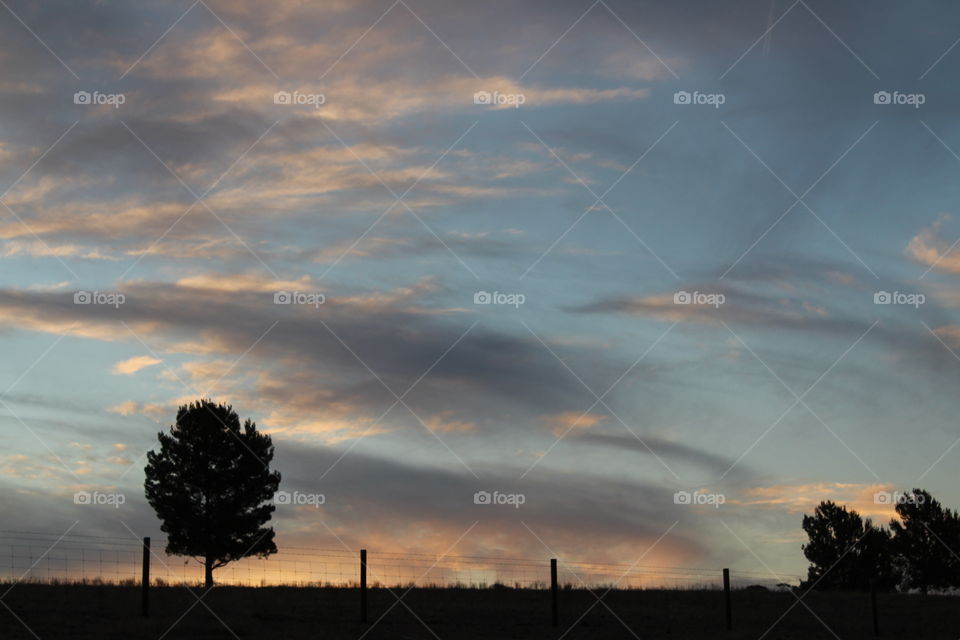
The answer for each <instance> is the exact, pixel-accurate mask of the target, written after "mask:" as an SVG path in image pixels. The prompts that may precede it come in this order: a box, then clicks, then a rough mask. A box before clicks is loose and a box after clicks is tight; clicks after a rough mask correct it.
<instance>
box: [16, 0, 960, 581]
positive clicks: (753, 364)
mask: <svg viewBox="0 0 960 640" xmlns="http://www.w3.org/2000/svg"><path fill="white" fill-rule="evenodd" d="M2 4H3V7H2V9H0V34H2V37H0V61H2V64H3V68H4V74H3V77H2V79H0V113H2V116H0V204H2V206H0V323H2V324H0V348H2V351H3V353H4V357H3V365H2V366H0V428H2V429H3V433H4V436H5V437H4V438H3V439H2V443H0V485H2V491H0V508H2V511H3V512H4V513H5V514H11V513H14V514H17V516H16V518H15V519H14V520H11V521H8V524H7V525H5V528H6V529H10V528H13V529H17V530H27V531H40V532H46V533H52V534H60V533H63V532H65V531H68V530H69V531H72V532H73V533H80V532H82V533H85V534H89V535H114V536H130V537H133V536H142V535H152V536H155V537H157V539H159V537H160V535H161V534H160V532H159V524H160V523H159V522H158V521H157V519H156V517H155V516H154V514H153V513H152V511H151V509H150V507H149V506H148V505H147V504H146V501H145V499H144V498H143V490H142V483H143V465H144V464H145V453H146V452H147V451H148V450H150V449H151V448H153V447H154V446H155V445H156V441H157V440H156V437H157V433H158V432H159V431H161V430H166V429H168V428H169V427H170V425H171V423H172V422H173V420H174V418H175V415H176V409H177V407H178V406H179V405H181V404H184V403H186V402H189V401H191V400H194V399H197V398H200V397H210V398H213V399H214V400H216V401H218V402H228V403H231V404H232V405H233V407H234V408H235V409H236V410H237V412H238V413H239V414H240V416H241V418H251V419H253V420H255V421H256V423H257V425H258V427H259V428H260V429H262V430H264V431H266V432H268V433H270V434H271V435H272V437H273V439H274V444H275V446H276V458H275V460H274V466H275V468H277V469H278V470H279V471H280V472H281V474H282V476H283V481H282V484H281V490H283V491H286V492H288V493H289V494H290V495H295V494H296V495H299V496H301V497H303V496H307V497H309V496H320V495H322V496H323V504H322V505H319V506H318V505H316V504H309V503H307V504H278V506H277V511H276V513H275V515H274V519H273V525H274V526H275V528H276V530H277V532H278V533H277V543H278V546H279V547H280V548H281V550H282V549H283V547H284V545H285V544H286V545H290V546H301V547H325V548H329V547H337V546H344V547H349V548H359V547H367V548H371V549H381V550H384V551H396V552H411V553H413V552H420V553H443V552H449V553H456V554H461V555H490V556H507V557H523V558H547V557H556V556H559V557H561V558H567V559H569V560H571V561H574V560H576V561H593V562H621V563H627V564H629V563H634V562H638V563H640V564H641V565H644V564H650V565H657V566H677V567H717V568H719V567H724V566H729V567H736V568H740V569H743V570H750V571H758V572H764V573H769V574H770V575H771V576H779V575H798V574H802V573H804V571H805V566H806V563H805V561H804V558H803V555H802V552H801V547H800V545H801V543H802V542H803V540H804V536H803V532H802V530H801V527H800V524H801V519H802V517H803V514H804V513H810V512H812V510H813V508H814V507H815V505H816V504H817V503H818V502H819V501H821V500H827V499H832V500H836V501H839V502H842V503H844V504H848V505H851V506H853V507H854V508H856V509H857V510H858V511H860V512H861V513H862V514H864V515H866V516H869V517H872V518H874V519H875V520H877V521H879V522H881V523H886V522H887V521H888V520H889V518H890V517H891V515H892V514H893V511H892V506H891V504H890V501H889V500H885V499H884V498H883V497H880V498H878V497H877V496H878V494H880V495H881V496H889V495H890V492H894V491H906V490H908V489H910V488H912V487H915V486H919V487H923V488H925V489H927V490H929V491H930V492H931V493H932V494H933V495H934V496H936V497H938V498H939V499H940V500H941V501H943V502H944V503H945V504H946V505H948V506H953V507H956V506H958V505H960V490H958V488H957V482H956V480H957V474H956V472H955V468H956V463H957V457H958V456H960V449H956V448H955V447H956V445H957V444H958V437H957V431H956V427H955V422H956V416H955V414H956V405H955V397H956V394H955V392H954V389H955V385H956V384H957V382H958V380H960V318H958V313H957V309H958V307H960V281H958V276H960V251H954V250H953V249H954V248H955V246H956V244H957V242H958V238H960V220H958V219H957V216H956V213H957V212H956V204H955V203H956V201H957V196H958V195H960V186H958V185H960V181H958V180H957V176H958V175H960V155H958V154H960V130H958V126H957V122H956V118H955V117H954V114H955V110H956V106H957V103H958V100H960V95H958V90H957V89H956V88H955V83H954V82H952V79H953V78H955V77H956V74H957V73H958V71H960V48H955V47H956V45H957V43H958V38H960V32H958V31H957V29H956V27H955V26H953V25H956V24H957V20H958V18H960V7H957V6H956V5H955V4H954V3H949V2H916V3H910V4H905V3H902V2H893V1H882V0H880V1H877V2H871V3H869V4H863V3H853V2H826V1H820V0H799V1H797V2H790V1H788V0H772V1H771V0H763V1H753V0H747V1H744V2H737V3H718V2H707V1H696V0H686V1H684V2H625V1H620V0H597V1H596V2H593V3H592V4H591V3H590V2H587V1H577V2H574V1H568V0H551V1H549V2H547V1H538V0H531V1H528V2H505V1H493V2H484V3H467V2H455V3H454V2H440V1H437V0H396V1H395V2H390V1H388V0H383V1H380V0H377V1H373V0H371V1H366V0H357V1H347V0H333V1H330V2H322V3H320V2H300V1H292V0H291V1H286V0H283V1H278V2H270V3H259V2H254V1H253V0H240V1H233V2H226V1H220V0H197V1H196V2H192V3H191V2H189V1H173V2H167V3H162V4H157V3H145V2H139V1H124V2H109V1H97V2H94V1H80V2H70V3H61V2H49V3H32V2H25V1H19V0H5V3H2ZM78 492H87V493H88V494H90V495H107V496H109V495H123V496H124V503H123V504H122V505H121V506H120V507H119V508H117V507H116V505H110V504H77V502H76V499H75V495H76V494H77V493H78ZM478 492H480V494H479V497H478ZM483 492H486V493H488V494H490V495H491V496H492V500H491V502H493V504H484V503H483V502H484V500H483V496H484V495H485V494H484V493H483ZM304 499H306V498H304ZM477 500H479V503H478V502H477ZM497 500H500V501H505V503H503V504H497V503H496V502H497ZM93 502H95V500H93ZM291 502H296V498H293V499H291ZM517 502H522V504H517ZM14 525H15V526H14ZM71 527H73V528H72V529H71Z"/></svg>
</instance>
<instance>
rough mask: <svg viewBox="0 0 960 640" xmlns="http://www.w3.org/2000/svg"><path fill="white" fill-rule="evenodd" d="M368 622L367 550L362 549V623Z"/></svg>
mask: <svg viewBox="0 0 960 640" xmlns="http://www.w3.org/2000/svg"><path fill="white" fill-rule="evenodd" d="M366 621H367V550H366V549H360V622H366Z"/></svg>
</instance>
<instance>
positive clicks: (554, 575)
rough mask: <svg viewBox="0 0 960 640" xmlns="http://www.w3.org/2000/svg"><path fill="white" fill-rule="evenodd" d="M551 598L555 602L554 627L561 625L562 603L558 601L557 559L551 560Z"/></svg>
mask: <svg viewBox="0 0 960 640" xmlns="http://www.w3.org/2000/svg"><path fill="white" fill-rule="evenodd" d="M550 596H551V598H552V600H553V609H552V611H553V618H552V620H553V626H555V627H556V626H558V625H559V624H560V603H559V602H558V601H557V559H556V558H551V559H550Z"/></svg>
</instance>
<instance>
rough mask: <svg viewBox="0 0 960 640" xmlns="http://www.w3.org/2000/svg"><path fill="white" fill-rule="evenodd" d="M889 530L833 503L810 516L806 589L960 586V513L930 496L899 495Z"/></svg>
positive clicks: (807, 518)
mask: <svg viewBox="0 0 960 640" xmlns="http://www.w3.org/2000/svg"><path fill="white" fill-rule="evenodd" d="M898 496H899V497H898V499H897V500H896V507H895V509H896V512H897V516H898V517H899V519H896V518H895V519H893V520H891V521H890V524H889V528H884V527H883V526H877V525H875V524H874V523H873V522H872V521H871V519H870V518H862V517H861V516H860V514H859V513H857V512H856V511H854V510H852V509H850V510H848V509H847V508H846V507H845V506H842V505H838V504H836V503H834V502H831V501H826V502H821V503H820V504H819V505H818V506H817V508H816V510H815V511H814V513H813V515H804V517H803V530H804V531H805V532H806V534H807V537H808V538H809V541H808V542H807V543H806V544H804V545H803V554H804V555H805V556H806V558H807V560H809V561H810V567H809V569H808V570H807V580H806V582H805V584H804V586H805V587H813V588H817V589H848V590H865V589H869V588H870V587H871V586H873V587H875V588H876V589H877V590H881V591H890V590H894V589H900V590H904V591H906V590H913V589H917V590H920V591H921V592H923V593H927V591H929V590H939V589H950V588H960V557H958V556H957V555H956V552H955V551H954V549H955V548H960V515H958V513H957V512H956V511H953V510H951V509H947V508H944V507H943V506H942V505H941V504H940V503H939V502H938V501H937V500H935V499H934V498H933V497H932V496H931V495H930V494H929V493H928V492H926V491H924V490H922V489H913V490H912V491H910V492H909V493H907V494H903V495H900V494H898Z"/></svg>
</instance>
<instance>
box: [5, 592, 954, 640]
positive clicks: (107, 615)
mask: <svg viewBox="0 0 960 640" xmlns="http://www.w3.org/2000/svg"><path fill="white" fill-rule="evenodd" d="M8 588H9V585H6V586H4V587H3V589H2V591H7V589H8ZM2 591H0V593H2ZM194 593H196V594H198V595H200V594H202V590H195V591H194ZM394 593H396V594H397V595H400V594H401V593H402V592H401V591H397V590H395V591H394ZM598 593H602V592H600V591H598ZM732 598H733V625H734V630H733V631H731V632H728V631H726V630H725V628H724V608H723V593H722V592H721V591H714V590H690V591H683V590H644V591H613V592H610V593H609V594H607V595H606V596H605V597H604V600H603V601H604V603H605V604H606V605H607V606H608V607H609V608H610V610H608V609H607V608H606V607H605V606H604V605H603V604H599V603H598V604H596V606H594V607H593V608H592V609H590V610H589V613H586V615H584V616H583V617H582V618H581V615H583V614H584V613H585V612H586V611H587V610H588V609H589V608H590V606H591V604H593V603H596V602H597V600H596V598H595V597H594V596H593V595H592V594H591V593H589V592H588V591H584V590H565V591H561V592H560V626H558V627H552V626H551V624H550V594H549V592H548V591H540V590H530V589H521V590H515V589H457V588H438V589H413V590H411V591H410V592H409V593H408V594H407V595H406V596H405V597H404V599H403V602H404V603H405V604H406V605H407V606H408V607H409V609H407V608H406V607H405V606H404V604H396V606H395V607H393V608H392V609H390V607H391V605H392V604H394V603H396V602H397V601H396V598H395V597H394V596H393V595H391V593H390V592H389V591H388V590H386V589H371V590H370V591H369V601H368V602H369V604H368V606H369V623H368V624H361V623H360V622H359V594H358V591H357V590H355V589H346V588H309V587H269V588H253V587H217V588H215V589H213V590H212V591H211V592H210V593H209V594H208V595H206V596H205V597H204V598H203V604H197V605H196V606H195V607H193V609H191V610H190V611H189V613H186V612H187V610H188V609H189V608H190V606H191V604H194V603H196V598H195V597H194V596H193V595H191V593H190V592H189V591H188V590H187V589H186V588H184V587H157V588H154V589H153V590H152V592H151V616H150V618H149V619H147V620H145V619H143V618H141V617H140V591H139V589H138V588H137V587H125V586H91V585H40V584H19V585H16V586H15V587H13V588H12V589H9V592H8V593H7V595H6V596H4V597H3V598H2V603H3V604H5V605H6V606H7V607H9V609H7V608H3V607H0V638H4V639H11V640H13V639H16V640H20V639H21V638H22V639H25V640H27V639H35V638H40V639H41V640H53V639H58V638H64V639H67V638H69V639H70V640H102V639H117V640H121V639H122V640H139V639H141V638H143V639H149V640H158V639H159V638H161V637H163V638H169V639H171V640H172V639H179V638H184V639H191V640H196V639H207V638H209V639H214V638H217V639H219V638H224V639H227V638H235V637H237V638H272V639H276V640H288V639H294V640H295V639H300V638H303V639H307V638H310V639H316V638H323V639H325V640H327V639H328V640H340V639H350V640H357V639H358V638H360V637H361V636H362V637H365V638H370V639H378V638H384V639H386V638H390V639H400V640H403V639H421V638H422V639H424V640H428V639H431V638H433V639H436V638H439V639H440V640H448V639H449V640H459V639H468V638H470V639H472V638H480V639H491V640H493V639H498V640H502V639H505V638H528V639H539V638H544V639H545V638H554V639H557V638H560V637H561V636H562V637H564V638H570V639H581V638H582V639H591V640H593V639H598V638H643V639H644V640H646V639H648V638H651V639H653V638H671V639H676V640H687V639H691V640H692V639H697V640H700V639H703V638H716V637H721V638H730V639H734V638H736V639H739V638H754V639H756V638H760V637H761V636H762V637H764V638H770V639H775V638H784V639H786V638H790V639H801V638H802V639H804V640H812V639H814V638H837V637H839V638H843V639H844V640H846V639H848V638H870V637H873V629H872V623H871V615H870V599H869V595H866V594H830V593H811V594H810V595H808V596H807V597H806V598H804V603H806V604H807V606H809V607H810V609H811V610H812V613H811V611H810V610H808V609H806V608H805V607H804V605H802V604H798V605H797V606H796V607H794V608H793V609H792V610H791V611H790V612H789V613H788V614H786V615H785V616H784V617H783V618H782V619H781V620H780V621H779V622H778V623H776V621H777V619H778V618H780V617H781V616H782V615H783V614H784V613H785V612H786V611H787V610H788V608H789V607H790V605H791V604H793V603H795V602H796V598H795V597H794V596H793V595H792V594H791V593H789V592H765V591H754V590H743V591H734V592H733V594H732ZM204 605H206V606H209V608H210V610H208V609H207V608H206V607H205V606H204ZM878 606H879V612H880V625H881V629H880V631H881V634H882V636H883V637H887V638H944V639H946V638H950V639H952V640H956V638H958V637H960V600H958V599H957V598H953V597H945V596H919V595H897V594H881V595H879V596H878ZM388 609H390V610H389V612H388V613H386V612H387V610H388ZM211 610H212V613H211ZM611 610H612V612H613V613H611ZM411 611H412V613H411ZM214 614H215V615H214ZM384 614H385V615H384ZM614 614H615V615H614ZM814 614H815V615H814ZM381 616H383V617H382V619H381ZM17 618H20V619H21V620H22V621H23V623H25V625H26V626H24V624H21V622H19V621H18V620H17ZM218 618H219V620H218ZM818 618H819V620H818ZM378 619H379V621H378ZM578 619H579V620H578ZM221 621H222V623H221ZM821 621H822V622H821ZM774 623H776V625H775V626H774ZM27 627H29V630H28V629H27ZM228 627H229V629H228ZM771 627H772V630H771ZM827 627H829V630H828V628H827ZM34 634H36V635H34ZM234 634H235V635H234ZM365 634H366V635H365ZM764 634H766V635H764Z"/></svg>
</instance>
